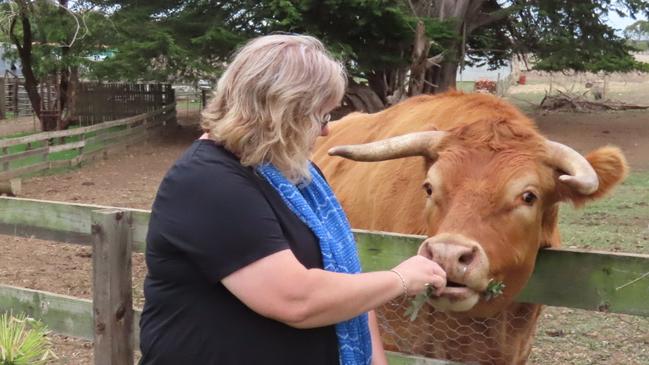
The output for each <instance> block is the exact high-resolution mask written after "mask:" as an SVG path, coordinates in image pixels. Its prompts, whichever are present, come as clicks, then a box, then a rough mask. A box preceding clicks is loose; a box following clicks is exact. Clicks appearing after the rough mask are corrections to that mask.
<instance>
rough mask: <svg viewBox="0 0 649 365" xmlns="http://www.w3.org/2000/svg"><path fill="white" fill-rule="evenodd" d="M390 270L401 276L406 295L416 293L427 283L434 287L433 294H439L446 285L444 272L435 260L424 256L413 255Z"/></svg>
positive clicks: (424, 287)
mask: <svg viewBox="0 0 649 365" xmlns="http://www.w3.org/2000/svg"><path fill="white" fill-rule="evenodd" d="M392 271H396V272H397V273H398V274H400V276H401V277H400V278H399V279H401V278H403V280H404V282H405V287H406V288H407V293H406V294H407V295H417V294H419V293H420V292H422V291H423V290H424V289H426V286H427V285H430V286H432V287H433V288H435V294H436V295H439V294H441V292H442V290H443V289H444V288H445V287H446V272H445V271H444V269H442V267H441V266H439V265H438V264H437V263H436V262H435V261H433V260H430V259H428V258H426V257H424V256H421V255H417V256H413V257H411V258H409V259H407V260H405V261H403V262H402V263H400V264H399V265H397V266H396V267H395V268H394V269H392Z"/></svg>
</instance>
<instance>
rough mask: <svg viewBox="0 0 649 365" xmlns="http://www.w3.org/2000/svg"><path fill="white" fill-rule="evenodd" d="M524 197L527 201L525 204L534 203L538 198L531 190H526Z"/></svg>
mask: <svg viewBox="0 0 649 365" xmlns="http://www.w3.org/2000/svg"><path fill="white" fill-rule="evenodd" d="M522 198H523V201H524V202H525V204H529V205H532V204H534V202H535V201H536V199H538V198H537V197H536V195H535V194H534V193H533V192H531V191H526V192H524V193H523V196H522Z"/></svg>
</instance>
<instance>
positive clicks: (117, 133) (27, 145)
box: [0, 104, 176, 181]
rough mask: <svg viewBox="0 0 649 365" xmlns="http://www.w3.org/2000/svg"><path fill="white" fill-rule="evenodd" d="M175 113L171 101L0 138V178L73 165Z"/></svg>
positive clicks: (142, 135)
mask: <svg viewBox="0 0 649 365" xmlns="http://www.w3.org/2000/svg"><path fill="white" fill-rule="evenodd" d="M175 116H176V114H175V104H170V105H167V106H164V107H162V108H160V109H158V110H154V111H150V112H146V113H142V114H139V115H136V116H132V117H128V118H122V119H118V120H113V121H109V122H104V123H100V124H95V125H91V126H87V127H81V128H73V129H68V130H61V131H54V132H44V133H36V134H31V135H28V136H24V137H18V138H7V139H1V140H0V151H1V154H0V181H3V180H9V179H12V178H14V177H18V176H22V175H26V174H31V173H35V172H39V171H43V170H48V169H54V168H61V167H73V166H76V165H78V164H80V163H82V162H84V161H88V160H92V159H94V158H96V157H97V156H100V155H101V156H103V155H106V154H107V153H109V152H111V151H113V150H119V149H123V148H124V147H128V146H130V145H134V144H136V143H138V142H140V141H142V140H143V139H146V138H147V137H148V136H149V135H150V134H151V133H153V132H156V131H157V130H159V128H161V127H162V126H163V125H165V124H166V123H167V122H168V121H172V120H174V119H175ZM66 152H67V154H66ZM70 152H71V153H70Z"/></svg>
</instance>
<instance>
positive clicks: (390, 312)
mask: <svg viewBox="0 0 649 365" xmlns="http://www.w3.org/2000/svg"><path fill="white" fill-rule="evenodd" d="M409 304H410V300H408V299H405V300H404V298H398V299H396V300H394V301H392V302H390V303H388V304H386V305H384V306H382V307H381V308H379V309H378V310H377V316H378V319H379V324H380V328H381V334H382V336H383V342H384V344H385V347H386V350H389V351H396V352H400V353H404V354H411V355H419V356H424V357H427V358H433V359H439V360H449V361H455V362H460V363H464V364H519V363H521V364H524V363H525V361H526V359H527V357H528V355H529V353H530V350H531V344H532V341H533V334H534V331H535V329H536V322H537V319H538V317H539V314H540V313H541V307H542V306H540V305H536V304H524V303H513V304H512V305H510V306H509V307H507V308H506V310H504V311H502V312H500V313H498V314H497V315H496V316H494V317H490V318H473V317H468V316H464V315H462V314H456V313H445V312H440V311H436V310H435V309H434V308H433V307H431V306H429V305H425V306H424V308H422V310H421V311H420V313H419V314H418V315H417V318H416V319H415V320H414V321H411V320H410V318H409V316H408V315H406V314H405V312H406V310H407V307H408V305H409Z"/></svg>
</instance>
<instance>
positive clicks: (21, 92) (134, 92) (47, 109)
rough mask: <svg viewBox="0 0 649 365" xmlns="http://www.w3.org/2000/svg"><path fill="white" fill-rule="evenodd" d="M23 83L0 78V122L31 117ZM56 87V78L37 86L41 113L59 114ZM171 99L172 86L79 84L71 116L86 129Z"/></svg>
mask: <svg viewBox="0 0 649 365" xmlns="http://www.w3.org/2000/svg"><path fill="white" fill-rule="evenodd" d="M24 83H25V80H24V78H20V77H16V76H9V75H5V77H0V119H4V118H7V117H13V118H17V117H20V116H31V115H33V111H32V106H31V103H30V101H29V97H28V96H27V92H26V91H25V87H24ZM58 86H59V81H58V79H57V78H56V77H54V78H51V79H47V80H43V82H41V83H40V84H39V93H40V95H41V99H42V101H41V102H42V105H41V109H42V111H43V112H44V113H59V112H58V110H59V106H58V101H59V95H58V93H59V90H58ZM174 99H175V96H174V90H173V89H172V87H171V84H135V83H121V82H118V83H105V82H92V81H82V82H79V84H78V85H77V90H76V102H75V108H74V115H76V116H77V117H78V118H79V123H78V124H79V125H80V126H87V125H92V124H97V123H102V122H105V121H110V120H116V119H123V118H126V117H131V116H135V115H138V114H143V113H147V112H151V111H154V110H158V109H161V108H163V107H164V106H166V105H170V104H173V103H174Z"/></svg>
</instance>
